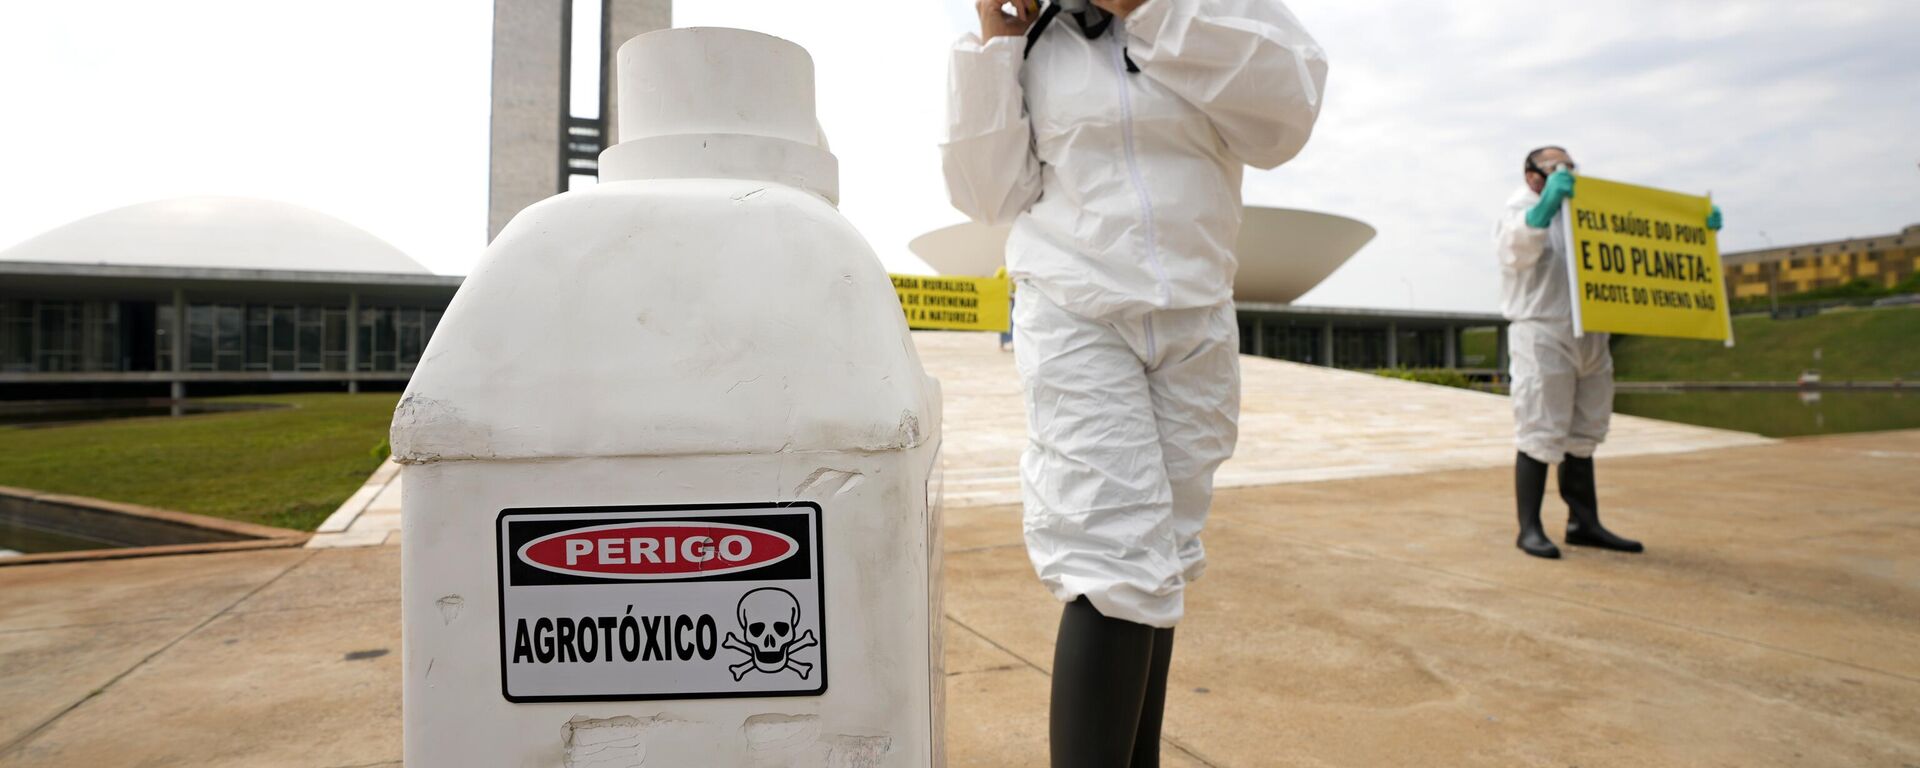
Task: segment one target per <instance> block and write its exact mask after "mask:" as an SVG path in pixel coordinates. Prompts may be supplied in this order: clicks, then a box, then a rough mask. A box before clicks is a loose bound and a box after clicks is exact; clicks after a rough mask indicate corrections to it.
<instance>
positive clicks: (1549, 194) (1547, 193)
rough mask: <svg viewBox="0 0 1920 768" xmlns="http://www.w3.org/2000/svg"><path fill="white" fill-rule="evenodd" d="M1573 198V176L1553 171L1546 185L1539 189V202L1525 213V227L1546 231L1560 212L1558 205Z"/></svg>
mask: <svg viewBox="0 0 1920 768" xmlns="http://www.w3.org/2000/svg"><path fill="white" fill-rule="evenodd" d="M1569 197H1573V174H1571V173H1567V172H1566V171H1564V170H1559V171H1554V172H1553V175H1552V176H1548V177H1547V185H1546V186H1544V187H1541V188H1540V202H1539V203H1536V204H1535V205H1534V206H1533V208H1532V209H1530V210H1528V211H1527V226H1529V227H1533V228H1534V229H1546V228H1547V225H1548V224H1552V223H1553V217H1554V215H1555V214H1558V213H1559V212H1560V204H1561V203H1563V202H1566V200H1567V198H1569Z"/></svg>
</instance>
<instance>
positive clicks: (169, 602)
mask: <svg viewBox="0 0 1920 768" xmlns="http://www.w3.org/2000/svg"><path fill="white" fill-rule="evenodd" d="M974 341H983V342H985V343H984V344H981V345H980V347H981V349H979V350H976V349H974V348H972V347H969V346H966V345H968V344H971V343H972V342H974ZM947 344H952V345H953V346H952V347H947V346H945V345H947ZM921 345H922V349H923V351H924V352H925V354H926V356H927V358H928V359H927V363H928V366H929V368H931V369H933V370H935V371H936V372H938V373H939V375H941V376H942V377H943V379H945V380H946V386H947V403H948V410H947V418H948V422H947V423H948V425H949V433H948V437H947V440H948V443H947V459H948V461H949V466H950V467H951V469H950V472H954V473H960V472H965V471H975V470H979V471H977V473H976V478H978V479H979V481H978V482H977V483H975V484H974V485H973V487H972V488H970V489H961V490H960V491H958V492H957V493H956V494H955V498H956V500H957V501H959V502H960V503H959V504H956V505H954V507H953V508H950V509H949V511H948V526H947V530H946V542H945V543H946V550H947V556H946V564H947V572H946V575H947V616H948V619H949V623H948V637H947V643H948V649H949V652H948V660H947V664H948V721H947V722H948V729H949V744H950V746H951V750H950V756H949V764H950V765H954V766H1020V765H1044V763H1045V732H1046V729H1045V711H1046V696H1047V693H1046V692H1047V684H1048V682H1047V681H1048V678H1047V674H1048V670H1049V669H1050V668H1051V662H1052V645H1051V644H1052V633H1053V629H1054V625H1055V624H1056V622H1057V620H1058V611H1059V608H1058V606H1057V604H1055V603H1053V602H1052V601H1051V600H1050V599H1049V598H1048V597H1047V596H1046V595H1045V593H1044V592H1043V591H1042V590H1041V589H1040V588H1039V586H1038V585H1037V584H1036V583H1035V582H1034V580H1033V577H1032V574H1031V571H1030V570H1029V568H1028V566H1027V564H1026V559H1025V554H1024V551H1023V550H1022V548H1021V547H1020V544H1019V522H1018V519H1019V512H1018V509H1017V508H1015V507H1012V506H991V505H990V504H991V502H992V501H993V500H994V499H997V498H1002V497H1001V496H996V495H995V494H1004V493H1005V491H1004V490H1003V489H1000V488H997V487H996V486H995V485H994V483H996V482H1000V483H1004V482H1005V480H993V479H991V475H990V473H989V472H987V471H985V470H992V469H994V468H996V467H998V468H1001V469H1002V470H1004V469H1005V468H1009V467H1010V466H1011V460H1010V457H1011V456H1013V455H1014V454H1016V453H1017V451H1018V449H1019V447H1018V438H1017V436H1016V437H1013V438H1009V437H1008V436H1007V433H1008V432H1010V431H1013V432H1014V434H1016V435H1017V429H1018V428H1019V418H1020V416H1019V413H1020V410H1019V402H1018V400H1017V398H1018V394H1017V390H1015V389H1013V388H1012V387H1010V386H1009V385H1007V384H1006V383H1005V382H1004V380H1003V378H995V377H992V376H987V375H981V376H978V377H971V378H973V381H974V383H968V381H969V378H970V377H969V376H967V375H966V374H965V373H957V372H955V370H954V369H955V368H956V367H959V368H965V365H963V364H961V363H956V362H955V358H956V356H960V355H979V356H983V357H992V356H995V355H998V354H999V353H997V352H995V351H993V346H992V341H991V339H990V338H984V339H983V338H978V337H965V336H941V337H936V338H934V339H931V340H930V339H928V338H925V337H923V338H922V339H921ZM993 359H995V360H1001V361H1002V362H1001V363H1000V364H1001V365H1003V366H1004V365H1005V364H1006V363H1005V362H1004V359H1003V358H993ZM988 364H989V363H984V362H981V363H976V365H988ZM1302 368H1304V367H1302V366H1289V365H1287V364H1284V363H1271V362H1269V361H1258V360H1249V361H1248V364H1247V369H1248V375H1247V379H1248V396H1247V400H1248V406H1247V412H1248V417H1247V419H1246V421H1245V422H1244V424H1245V426H1244V427H1243V443H1242V450H1241V454H1242V458H1241V459H1237V460H1236V462H1235V464H1234V465H1230V468H1231V469H1232V470H1233V471H1234V472H1236V473H1240V474H1238V475H1236V476H1237V477H1239V478H1243V479H1242V480H1239V481H1236V482H1234V483H1232V484H1233V485H1239V486H1242V487H1237V488H1231V489H1228V490H1225V491H1223V492H1222V493H1221V494H1220V496H1219V499H1218V505H1217V508H1216V510H1215V513H1214V517H1213V520H1212V521H1211V522H1210V524H1209V527H1208V535H1207V542H1208V547H1209V551H1210V552H1211V568H1210V570H1209V573H1208V576H1207V578H1206V579H1204V580H1203V581H1201V582H1199V583H1198V584H1197V585H1196V586H1195V587H1194V589H1193V591H1192V592H1191V593H1190V603H1189V605H1190V608H1189V610H1190V618H1189V620H1188V621H1187V622H1186V623H1184V624H1183V625H1182V626H1181V629H1180V632H1179V647H1178V652H1177V655H1176V661H1175V667H1174V672H1173V677H1172V684H1171V686H1170V701H1169V705H1168V707H1169V714H1168V720H1167V730H1166V737H1167V741H1166V744H1165V747H1164V750H1165V753H1166V754H1167V755H1168V760H1167V764H1169V765H1175V766H1198V765H1206V766H1266V765H1302V766H1324V765H1359V766H1373V765H1393V764H1444V765H1489V766H1507V765H1536V764H1537V765H1581V766H1601V765H1633V766H1659V765H1676V766H1677V765H1740V766H1749V765H1832V766H1857V765H1886V766H1895V767H1896V768H1904V767H1905V766H1920V719H1917V718H1915V717H1914V716H1913V713H1914V712H1920V556H1916V555H1915V554H1914V553H1915V552H1917V551H1920V527H1917V526H1916V524H1915V521H1916V520H1920V472H1915V471H1913V470H1914V467H1915V466H1920V431H1910V432H1890V433H1878V434H1866V435H1852V436H1844V437H1832V438H1815V439H1804V440H1790V441H1765V440H1760V439H1757V438H1753V437H1751V436H1744V435H1739V434H1737V433H1727V432H1719V431H1716V430H1700V429H1694V428H1691V427H1681V426H1678V425H1667V424H1662V423H1659V422H1645V420H1640V419H1626V418H1622V419H1621V420H1620V422H1619V430H1620V431H1619V432H1617V433H1616V436H1615V440H1614V441H1613V442H1612V443H1610V444H1609V449H1608V450H1607V451H1606V452H1605V453H1603V455H1602V459H1601V461H1600V464H1599V466H1600V483H1601V488H1602V492H1601V493H1602V495H1601V503H1602V505H1603V507H1604V508H1605V509H1606V510H1607V514H1608V519H1609V521H1610V522H1611V523H1612V524H1614V525H1615V526H1616V527H1617V528H1619V529H1620V530H1622V531H1623V532H1625V533H1628V534H1630V535H1634V536H1638V537H1642V538H1644V539H1646V540H1647V541H1648V543H1649V546H1650V551H1649V553H1648V554H1646V555H1644V556H1637V557H1636V556H1627V555H1615V554H1611V553H1595V552H1590V551H1585V550H1574V551H1571V552H1569V557H1568V559H1566V560H1564V561H1560V562H1545V561H1538V560H1533V559H1530V558H1526V557H1524V556H1521V555H1519V554H1518V553H1517V552H1515V551H1514V550H1513V549H1512V543H1511V541H1512V532H1511V527H1512V523H1511V512H1510V511H1509V510H1510V501H1509V497H1510V494H1511V492H1512V491H1511V482H1512V481H1511V470H1510V469H1507V468H1506V466H1505V461H1506V457H1507V456H1510V453H1508V451H1509V450H1510V449H1509V448H1508V447H1507V444H1506V442H1505V441H1506V437H1505V430H1506V429H1507V426H1506V423H1505V421H1504V420H1505V418H1506V417H1505V402H1504V400H1501V399H1499V398H1497V397H1493V396H1488V395H1482V394H1478V393H1472V392H1464V391H1457V390H1447V389H1442V388H1436V387H1425V386H1417V385H1408V384H1401V383H1396V382H1391V381H1385V380H1381V379H1377V378H1375V377H1370V376H1366V375H1364V374H1348V373H1342V372H1337V371H1324V370H1321V369H1305V370H1302ZM1002 370H1003V373H1004V368H1003V369H1002ZM1283 394H1284V396H1285V398H1286V399H1282V395H1283ZM1009 398H1011V399H1009ZM1368 409H1372V412H1375V413H1376V414H1377V413H1379V412H1385V413H1386V414H1387V415H1385V416H1380V415H1374V416H1365V417H1363V416H1356V415H1355V414H1358V413H1362V412H1367V411H1368ZM1396 414H1397V415H1396ZM1640 422H1645V423H1640ZM963 425H964V428H963ZM976 427H977V428H976ZM1442 445H1446V446H1450V447H1449V448H1446V449H1436V446H1442ZM1676 448H1691V449H1692V450H1689V451H1687V452H1684V453H1668V454H1662V453H1661V451H1665V450H1669V449H1676ZM1287 452H1291V453H1287ZM1633 454H1637V455H1633ZM1327 478H1333V479H1327ZM1302 480H1321V481H1319V482H1292V481H1302ZM1258 482H1265V483H1278V484H1268V485H1257V486H1256V485H1252V484H1253V483H1258ZM952 483H953V480H952V479H950V480H949V489H950V490H951V489H953V488H954V486H953V484H952ZM370 484H373V483H370ZM378 485H379V487H378V488H377V489H374V490H371V491H365V492H364V493H365V494H366V495H365V499H364V504H363V505H361V506H360V507H359V511H358V512H357V513H355V514H354V515H353V516H352V519H351V520H350V521H348V522H346V523H344V527H342V528H341V529H340V530H339V531H337V532H336V533H341V534H351V533H353V532H354V529H355V526H357V525H366V526H369V527H367V528H364V529H363V530H366V531H373V530H375V528H373V527H372V526H374V524H375V523H379V522H380V521H381V520H382V519H383V518H384V517H385V516H386V513H385V512H384V511H382V510H383V509H384V508H383V507H382V505H381V502H380V500H381V499H382V498H384V497H386V496H387V494H389V493H391V494H393V496H394V500H395V501H397V495H398V493H399V491H398V483H397V482H394V481H393V480H392V479H389V480H387V481H385V482H384V483H379V484H378ZM1549 509H1550V510H1551V511H1550V512H1549V518H1550V520H1554V521H1557V520H1558V519H1559V516H1560V515H1561V514H1562V512H1561V510H1560V507H1559V506H1558V504H1557V503H1555V502H1550V503H1549ZM380 524H382V525H385V524H386V523H380ZM1554 527H1556V528H1557V524H1556V525H1555V526H1554ZM1556 533H1557V531H1556ZM349 538H350V537H349ZM363 538H364V539H369V540H370V539H372V538H373V535H372V534H371V533H369V534H368V535H367V536H365V537H363ZM395 538H397V537H394V536H392V535H390V534H386V533H382V534H380V535H379V540H380V541H382V542H391V541H392V540H393V539H395ZM398 553H399V548H398V546H393V545H391V543H390V545H389V546H372V547H363V548H328V549H305V550H270V551H259V552H243V553H231V554H216V555H196V556H183V557H161V558H147V559H139V560H129V561H116V562H100V563H72V564H55V565H41V566H31V567H19V568H0V595H4V596H5V598H4V600H0V766H72V765H177V764H185V765H207V766H303V767H304V766H311V767H313V768H345V767H347V766H373V765H397V764H398V762H397V761H398V759H399V755H400V729H399V711H400V670H399V653H398V651H399V642H400V628H399V619H398V616H399V611H398V608H399V595H398V581H399V578H398V576H399V556H398ZM557 750H558V730H557V729H556V754H557Z"/></svg>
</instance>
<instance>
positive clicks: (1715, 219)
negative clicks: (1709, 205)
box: [1707, 205, 1720, 232]
mask: <svg viewBox="0 0 1920 768" xmlns="http://www.w3.org/2000/svg"><path fill="white" fill-rule="evenodd" d="M1707 229H1711V230H1713V231H1715V232H1718V231H1720V206H1717V205H1716V206H1714V207H1713V213H1709V214H1707Z"/></svg>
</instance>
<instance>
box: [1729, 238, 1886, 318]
mask: <svg viewBox="0 0 1920 768" xmlns="http://www.w3.org/2000/svg"><path fill="white" fill-rule="evenodd" d="M1720 261H1721V264H1722V265H1723V266H1724V268H1725V269H1726V273H1727V276H1726V277H1727V297H1728V298H1729V299H1732V300H1734V301H1739V300H1740V299H1751V298H1762V297H1766V296H1776V297H1778V296H1791V295H1793V294H1796V293H1805V292H1807V291H1812V290H1816V289H1820V288H1833V287H1837V286H1841V285H1845V284H1847V283H1850V282H1853V281H1855V280H1869V281H1872V282H1873V283H1875V284H1877V285H1880V286H1883V287H1889V288H1890V287H1893V286H1894V285H1896V284H1898V283H1899V282H1900V281H1902V280H1905V279H1907V278H1908V277H1910V276H1912V275H1913V274H1914V272H1916V271H1920V224H1915V225H1913V226H1910V227H1907V228H1906V229H1904V230H1901V231H1900V232H1897V233H1894V234H1890V235H1879V236H1875V237H1861V238H1853V239H1848V240H1833V241H1829V242H1824V243H1807V244H1804V245H1790V246H1787V247H1784V248H1766V249H1762V250H1757V251H1740V252H1736V253H1728V254H1724V255H1722V256H1721V257H1720Z"/></svg>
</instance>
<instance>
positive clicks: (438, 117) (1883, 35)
mask: <svg viewBox="0 0 1920 768" xmlns="http://www.w3.org/2000/svg"><path fill="white" fill-rule="evenodd" d="M491 5H492V4H491V3H490V2H486V1H485V0H457V1H456V0H436V1H429V0H330V2H325V3H311V2H310V3H288V2H261V1H260V0H233V1H228V2H216V1H213V0H169V2H165V3H154V2H121V1H116V0H99V1H96V2H87V3H5V4H4V5H0V104H3V105H5V106H4V109H0V248H3V247H5V246H7V245H11V244H13V243H15V242H18V241H21V240H24V239H26V238H29V237H32V236H33V235H36V234H38V233H40V232H43V231H45V230H47V229H50V228H52V227H55V226H58V225H60V224H63V223H65V222H68V221H71V220H73V219H76V218H79V217H82V216H86V215H88V214H92V213H96V212H99V211H103V210H106V209H109V208H113V207H117V206H121V205H127V204H130V203H136V202H141V201H145V200H153V199H159V198H167V197H177V196H184V195H203V194H227V195H245V196H255V197H265V198H273V199H279V200H285V201H289V202H293V203H298V204H300V205H304V206H307V207H310V208H314V209H316V210H319V211H322V212H325V213H328V214H331V215H334V216H338V217H340V218H343V219H346V220H347V221H350V222H352V223H354V224H356V225H358V226H360V227H363V228H365V229H367V230H369V231H371V232H373V233H374V234H376V235H379V236H381V237H383V238H385V239H387V240H389V241H391V242H393V243H394V244H395V245H397V246H399V247H400V248H401V249H402V250H405V251H406V252H407V253H409V254H411V255H412V256H414V258H416V259H417V260H419V261H420V262H422V263H424V264H426V265H427V266H428V267H430V268H432V269H434V270H436V271H439V272H443V273H455V274H457V273H462V272H464V271H465V270H466V269H467V268H468V266H469V265H471V264H472V263H473V261H474V260H475V258H477V256H478V254H479V252H480V250H481V249H482V248H483V247H484V245H485V236H486V180H487V176H486V173H487V170H486V163H487V145H486V142H487V132H488V127H487V108H488V104H487V100H488V70H489V67H490V61H489V51H488V46H489V44H490V38H489V35H490V31H489V30H490V24H491V23H492V20H491ZM1289 5H1290V7H1291V8H1293V10H1294V12H1295V13H1296V15H1298V16H1299V17H1300V18H1301V20H1302V22H1303V23H1305V24H1306V26H1307V27H1308V29H1309V30H1310V31H1311V32H1312V33H1313V34H1314V35H1315V36H1316V37H1317V38H1318V39H1319V41H1320V42H1321V44H1322V45H1323V46H1324V47H1325V48H1326V49H1327V52H1328V56H1329V58H1330V60H1331V75H1330V77H1329V81H1328V86H1327V102H1326V107H1325V110H1324V112H1323V115H1322V118H1321V121H1320V125H1319V127H1318V129H1317V130H1316V131H1315V135H1314V139H1313V141H1312V143H1310V144H1309V145H1308V146H1307V149H1306V151H1305V152H1304V153H1302V154H1301V156H1300V157H1299V158H1298V159H1296V160H1295V161H1294V162H1292V163H1290V164H1288V165H1287V166H1284V167H1282V168H1280V169H1278V170H1276V171H1272V172H1264V173H1249V174H1248V175H1247V182H1246V198H1247V201H1248V202H1249V203H1254V204H1268V205H1282V206H1291V207H1300V208H1307V209H1312V210H1320V211H1328V212H1333V213H1340V214H1344V215H1348V216H1353V217H1356V218H1359V219H1362V220H1364V221H1367V222H1368V223H1371V224H1373V225H1374V226H1375V227H1377V228H1378V229H1379V230H1380V234H1379V237H1378V238H1376V239H1375V240H1374V241H1373V242H1372V243H1371V244H1369V245H1368V246H1367V247H1366V248H1365V249H1364V250H1362V251H1361V252H1360V254H1359V255H1358V256H1356V257H1355V258H1354V259H1353V260H1352V261H1351V262H1349V263H1348V264H1347V266H1345V267H1343V268H1342V269H1341V270H1340V271H1339V272H1338V273H1336V274H1335V275H1334V276H1333V277H1332V278H1330V279H1328V281H1327V282H1326V283H1324V284H1323V285H1322V286H1321V287H1320V288H1318V289H1316V290H1315V291H1314V292H1312V293H1310V294H1308V295H1307V296H1306V297H1305V298H1304V299H1303V300H1302V303H1317V304H1339V305H1357V306H1377V307H1406V306H1409V304H1411V305H1413V306H1418V307H1421V308H1432V309H1462V310H1483V311H1490V310H1492V309H1493V308H1494V306H1495V296H1496V293H1497V288H1496V283H1497V280H1498V278H1497V273H1496V272H1495V270H1494V268H1493V266H1492V263H1493V262H1492V256H1491V253H1490V246H1489V243H1488V232H1489V229H1490V226H1491V220H1492V218H1493V216H1494V215H1495V214H1496V212H1497V211H1498V209H1499V206H1500V204H1501V202H1502V200H1503V199H1504V198H1505V197H1506V195H1507V194H1508V193H1509V192H1510V191H1511V189H1512V188H1513V187H1514V186H1515V185H1517V183H1518V177H1519V171H1518V168H1519V163H1520V159H1521V155H1522V154H1524V152H1525V150H1527V149H1528V148H1530V147H1532V146H1534V145H1537V144H1542V143H1562V144H1565V145H1567V146H1568V147H1569V148H1570V149H1571V150H1572V151H1573V154H1574V156H1575V158H1576V159H1577V160H1578V161H1579V162H1580V164H1581V168H1582V171H1583V172H1587V173H1592V174H1594V175H1598V176H1606V177H1610V178H1615V179H1620V180H1623V181H1632V182H1637V183H1642V184H1649V185H1653V186H1660V187H1667V188H1671V189H1676V190H1682V191H1690V192H1696V193H1705V192H1711V193H1712V194H1713V196H1714V198H1715V200H1716V201H1718V202H1719V203H1720V204H1721V206H1722V207H1723V208H1724V209H1725V210H1726V216H1727V229H1726V230H1725V231H1724V232H1723V233H1722V237H1721V244H1722V247H1723V249H1726V250H1737V249H1743V248H1753V247H1760V246H1763V245H1765V244H1766V242H1767V240H1769V239H1770V240H1771V241H1772V242H1775V243H1779V244H1787V243H1793V242H1805V241H1813V240H1823V239H1831V238H1839V237H1846V236H1852V235H1867V234H1878V233H1885V232H1890V231H1894V230H1898V229H1900V228H1901V227H1903V226H1906V225H1909V224H1913V223H1920V66H1916V64H1915V61H1916V58H1915V55H1914V53H1913V50H1914V49H1913V42H1912V40H1913V38H1912V33H1913V30H1915V29H1920V2H1913V1H1912V0H1832V1H1831V2H1823V3H1804V2H1791V3H1790V2H1785V1H1784V0H1780V1H1772V0H1766V1H1762V0H1753V1H1750V2H1722V3H1708V2H1674V1H1673V0H1621V1H1619V2H1613V3H1606V4H1566V3H1556V4H1551V5H1549V4H1542V3H1537V2H1517V1H1510V0H1477V1H1476V2H1472V3H1434V2H1430V1H1429V0H1376V1H1374V2H1364V3H1356V2H1351V1H1350V0H1298V1H1297V2H1291V3H1289ZM1549 8H1551V13H1549V12H1548V10H1549ZM862 13H866V14H870V15H866V16H862V15H860V14H862ZM674 15H675V22H676V24H678V25H681V26H692V25H725V26H739V27H746V28H750V29H757V30H760V31H764V32H769V33H772V34H776V35H780V36H782V37H786V38H788V39H791V40H794V41H796V42H798V43H801V44H802V45H805V46H806V47H807V48H808V49H809V50H811V51H812V53H813V56H814V58H815V61H816V68H817V76H818V79H819V89H818V90H819V99H820V116H821V122H822V123H823V125H824V126H825V127H826V129H827V133H828V135H829V137H830V138H831V140H832V144H833V148H834V150H835V152H836V153H837V154H838V155H839V157H840V163H841V188H842V197H843V200H842V209H843V210H844V211H845V212H846V214H847V215H848V217H850V218H851V219H852V220H853V222H854V223H855V224H856V225H857V226H859V227H860V229H861V230H862V231H863V232H865V233H866V235H867V237H868V238H869V239H870V240H871V241H872V242H873V245H874V248H875V250H876V251H878V252H879V253H880V254H881V257H882V259H883V260H884V261H886V263H887V266H888V267H889V268H891V269H894V270H895V271H919V270H920V269H922V266H921V265H920V264H919V263H918V261H917V260H916V259H914V258H913V257H912V256H911V254H909V253H908V251H907V248H906V243H907V241H908V240H910V239H911V238H912V237H913V236H915V235H918V234H920V233H922V232H924V231H927V230H929V229H933V228H936V227H939V226H943V225H946V224H950V223H955V222H957V221H960V217H959V215H958V214H956V213H955V212H953V210H952V209H951V208H950V207H948V206H947V204H946V197H945V191H944V187H943V185H942V182H941V179H940V166H939V155H938V150H937V148H936V144H937V142H938V141H939V139H940V133H941V129H942V125H943V110H944V109H945V96H944V92H945V88H946V57H945V50H946V48H947V47H948V45H949V43H950V42H951V41H952V40H953V38H955V37H956V36H957V35H958V34H960V33H961V32H962V31H963V30H965V29H966V28H968V27H969V26H971V25H972V24H974V21H973V19H972V17H971V7H970V3H968V2H966V0H906V1H904V2H871V3H864V4H861V3H855V4H849V3H841V2H815V1H814V0H700V1H698V2H682V3H680V4H679V7H677V8H676V9H675V12H674ZM1763 233H1764V235H1763Z"/></svg>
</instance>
